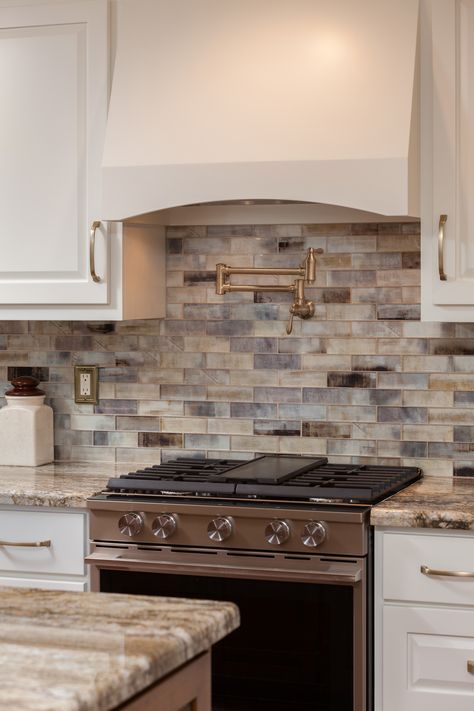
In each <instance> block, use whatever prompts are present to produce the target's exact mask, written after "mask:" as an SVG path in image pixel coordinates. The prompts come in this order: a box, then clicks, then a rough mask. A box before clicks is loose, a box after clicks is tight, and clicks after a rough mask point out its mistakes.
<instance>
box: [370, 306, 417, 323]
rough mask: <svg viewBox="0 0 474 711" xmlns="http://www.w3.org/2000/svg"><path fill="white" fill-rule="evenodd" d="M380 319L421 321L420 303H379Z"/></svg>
mask: <svg viewBox="0 0 474 711" xmlns="http://www.w3.org/2000/svg"><path fill="white" fill-rule="evenodd" d="M377 318H378V319H379V321H419V320H420V305H419V304H378V306H377Z"/></svg>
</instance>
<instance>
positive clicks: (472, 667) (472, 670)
mask: <svg viewBox="0 0 474 711" xmlns="http://www.w3.org/2000/svg"><path fill="white" fill-rule="evenodd" d="M467 670H468V672H469V674H474V662H473V661H472V659H468V660H467Z"/></svg>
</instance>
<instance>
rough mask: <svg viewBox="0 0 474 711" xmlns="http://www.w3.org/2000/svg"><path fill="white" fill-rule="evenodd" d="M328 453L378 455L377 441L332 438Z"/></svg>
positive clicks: (329, 442)
mask: <svg viewBox="0 0 474 711" xmlns="http://www.w3.org/2000/svg"><path fill="white" fill-rule="evenodd" d="M327 452H328V454H346V455H349V454H350V455H353V454H356V455H364V456H372V457H374V456H376V454H377V442H376V441H375V440H355V439H330V440H328V448H327Z"/></svg>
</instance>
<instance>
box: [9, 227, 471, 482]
mask: <svg viewBox="0 0 474 711" xmlns="http://www.w3.org/2000/svg"><path fill="white" fill-rule="evenodd" d="M419 241H420V237H419V224H418V223H381V224H375V223H374V224H359V223H357V224H329V225H321V224H318V225H266V226H265V225H260V226H231V227H229V226H222V227H220V226H208V227H206V226H196V227H171V228H168V234H167V295H168V312H167V314H168V315H167V318H166V319H165V320H162V321H129V322H123V323H98V322H91V323H85V322H68V321H61V322H59V321H57V322H52V321H44V322H35V321H32V322H23V321H21V322H13V321H4V322H0V349H1V350H0V372H1V376H2V377H1V380H2V383H3V386H4V387H3V389H6V387H7V380H8V379H9V378H11V377H13V376H14V375H15V374H23V373H31V372H33V374H36V375H37V377H39V378H40V380H41V381H42V387H43V388H44V389H45V390H46V391H47V394H48V402H49V404H51V406H52V407H53V409H54V412H55V445H56V457H57V458H58V459H61V460H70V459H73V460H85V461H104V462H113V461H118V462H131V463H134V462H135V463H136V464H138V463H141V464H143V463H146V462H149V463H156V462H158V461H159V460H160V458H162V459H166V458H170V457H175V456H178V455H182V454H183V450H185V453H186V454H187V455H190V456H204V455H207V456H216V457H226V456H229V455H230V456H232V457H238V458H248V457H249V456H251V455H252V454H253V453H255V452H280V453H292V454H299V453H301V454H311V455H313V454H318V455H327V456H328V457H330V459H331V460H332V461H339V462H375V461H377V462H380V463H389V464H406V465H419V466H421V467H422V468H423V470H424V471H425V472H426V473H428V474H439V475H450V474H453V473H454V474H455V475H465V474H467V475H474V447H473V445H472V442H473V439H474V324H466V323H462V324H454V323H449V324H442V323H421V322H420V321H419V318H420V306H419V303H420V291H419V282H420V272H419V261H420V244H419ZM308 247H316V248H319V247H320V248H322V249H323V250H324V253H323V254H322V255H320V256H318V258H317V278H316V282H315V285H314V286H313V287H311V288H307V290H306V291H307V295H308V297H309V298H312V299H313V300H314V301H315V303H316V313H315V316H314V317H313V318H312V319H311V320H308V321H301V320H299V319H296V318H295V320H294V326H293V333H292V334H291V335H290V336H287V335H286V333H285V327H286V322H287V319H288V308H289V305H290V303H291V300H292V296H291V295H290V294H284V293H281V292H258V293H257V294H253V293H251V292H249V293H232V294H228V295H225V296H217V295H216V293H215V286H214V284H215V265H216V263H217V262H224V263H227V264H230V265H231V266H236V267H237V266H238V267H245V266H270V267H271V266H275V267H277V266H291V267H296V266H298V265H299V264H300V263H301V261H302V259H303V258H304V256H305V251H306V249H307V248H308ZM256 280H257V281H258V280H259V283H265V284H268V283H269V282H270V283H282V284H283V283H290V281H291V278H288V277H287V278H285V277H278V278H275V277H270V278H269V277H258V278H255V277H242V276H241V277H240V278H237V277H236V278H235V280H234V281H235V282H240V283H253V282H255V281H256ZM74 364H88V365H98V366H99V385H100V402H99V404H98V405H97V406H93V405H77V404H75V403H74V399H73V367H72V366H73V365H74ZM132 466H133V465H132Z"/></svg>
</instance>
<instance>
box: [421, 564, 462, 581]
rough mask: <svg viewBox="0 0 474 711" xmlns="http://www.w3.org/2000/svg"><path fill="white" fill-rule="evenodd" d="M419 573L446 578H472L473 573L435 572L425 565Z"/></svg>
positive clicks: (457, 571) (459, 571)
mask: <svg viewBox="0 0 474 711" xmlns="http://www.w3.org/2000/svg"><path fill="white" fill-rule="evenodd" d="M420 572H421V573H423V575H444V576H446V577H448V578H474V573H467V572H466V571H464V570H436V569H435V568H429V567H428V566H427V565H422V566H421V568H420Z"/></svg>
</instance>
